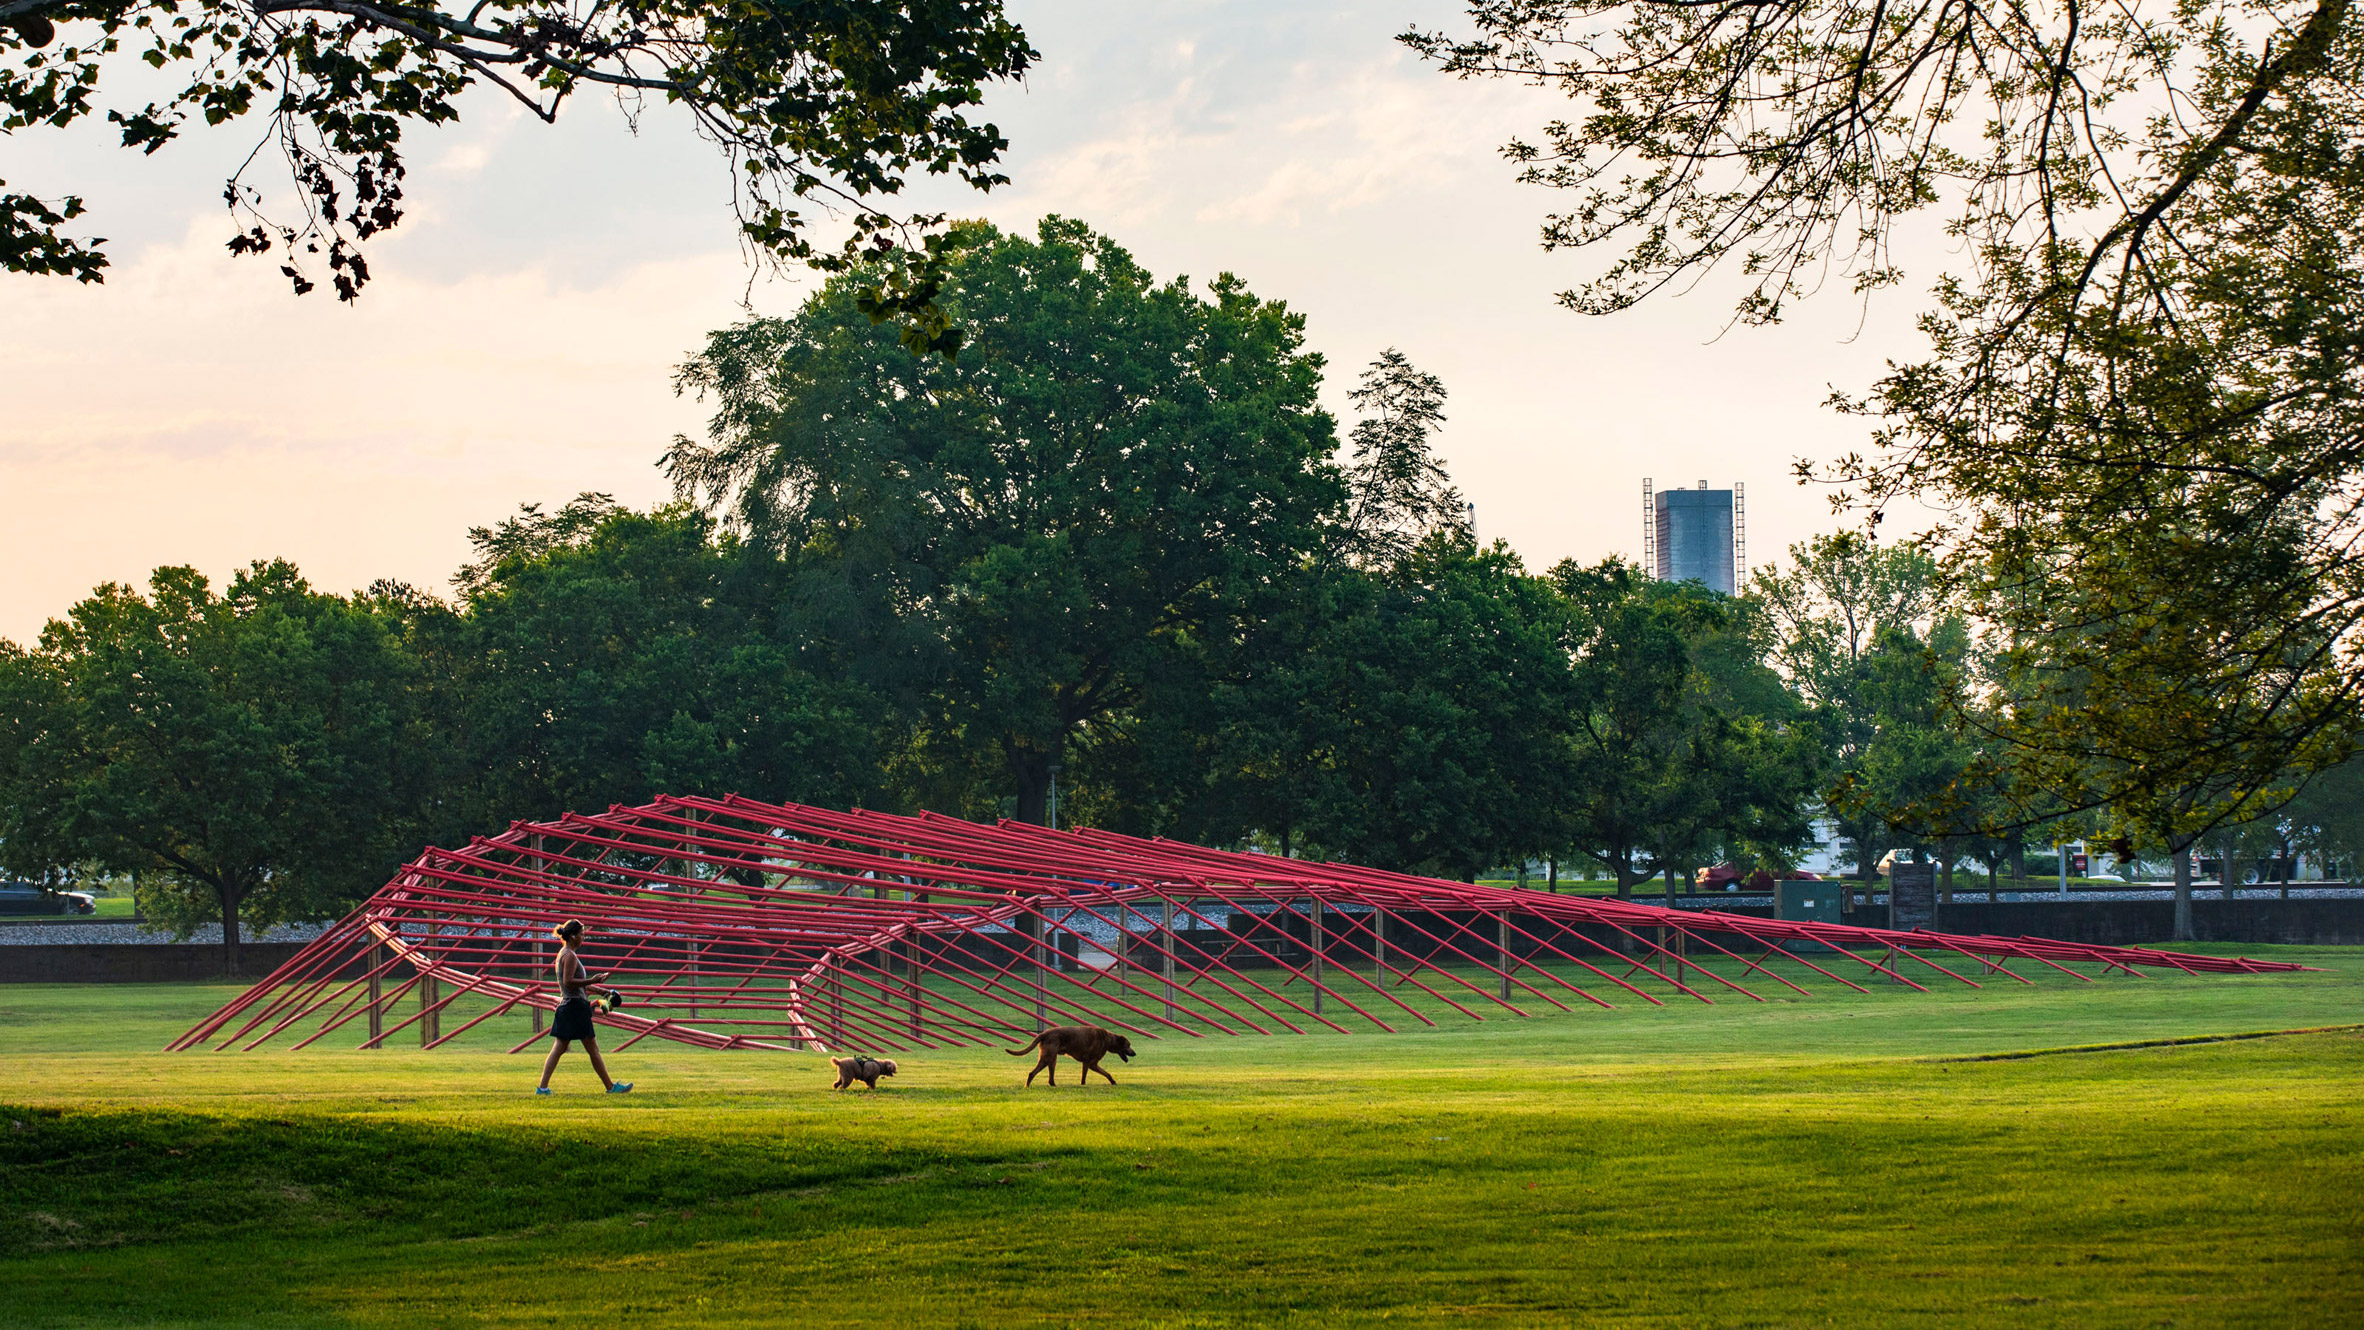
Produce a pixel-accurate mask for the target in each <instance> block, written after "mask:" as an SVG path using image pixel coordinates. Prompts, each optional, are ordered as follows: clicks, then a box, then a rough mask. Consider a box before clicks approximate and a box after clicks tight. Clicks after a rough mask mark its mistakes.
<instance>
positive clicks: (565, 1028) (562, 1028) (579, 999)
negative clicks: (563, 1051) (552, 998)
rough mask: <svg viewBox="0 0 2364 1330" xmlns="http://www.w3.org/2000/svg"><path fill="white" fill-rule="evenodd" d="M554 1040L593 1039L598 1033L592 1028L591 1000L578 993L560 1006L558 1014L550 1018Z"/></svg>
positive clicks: (551, 1033)
mask: <svg viewBox="0 0 2364 1330" xmlns="http://www.w3.org/2000/svg"><path fill="white" fill-rule="evenodd" d="M550 1037H551V1038H552V1039H592V1038H596V1037H597V1032H596V1031H594V1030H593V1029H592V1027H591V999H589V998H587V997H584V996H583V995H582V994H580V993H577V994H575V995H574V996H573V997H570V998H567V999H566V1000H565V1001H563V1002H560V1003H559V1004H558V1013H557V1014H556V1015H554V1016H552V1017H551V1018H550Z"/></svg>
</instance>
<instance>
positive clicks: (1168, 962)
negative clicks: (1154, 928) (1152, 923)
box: [1161, 901, 1174, 1021]
mask: <svg viewBox="0 0 2364 1330" xmlns="http://www.w3.org/2000/svg"><path fill="white" fill-rule="evenodd" d="M1164 932H1165V943H1166V954H1165V955H1164V957H1162V958H1161V959H1162V961H1163V967H1162V968H1163V969H1164V970H1165V973H1166V1019H1167V1020H1169V1021H1170V1020H1172V1019H1174V903H1173V902H1172V901H1167V902H1166V903H1165V928H1164Z"/></svg>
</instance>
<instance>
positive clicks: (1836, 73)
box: [1405, 0, 2364, 836]
mask: <svg viewBox="0 0 2364 1330" xmlns="http://www.w3.org/2000/svg"><path fill="white" fill-rule="evenodd" d="M1470 12H1471V15H1472V18H1473V21H1474V24H1475V28H1476V31H1475V32H1474V34H1471V35H1470V36H1468V37H1466V38H1463V39H1458V40H1457V39H1453V38H1449V37H1446V36H1444V35H1441V34H1435V33H1427V34H1421V33H1412V34H1407V35H1406V37H1405V40H1406V41H1408V42H1410V43H1411V44H1412V45H1413V46H1415V47H1416V48H1418V49H1420V50H1421V51H1423V52H1424V53H1425V54H1427V55H1429V56H1430V57H1431V58H1433V59H1435V60H1437V61H1439V62H1440V63H1441V65H1442V66H1443V67H1444V68H1445V69H1446V70H1448V71H1450V72H1453V73H1456V74H1459V75H1462V76H1464V77H1469V76H1504V77H1516V78H1520V79H1530V80H1535V81H1538V82H1543V83H1547V84H1551V85H1555V86H1557V87H1559V88H1560V89H1561V90H1563V91H1564V92H1566V93H1567V94H1568V95H1569V96H1571V97H1572V98H1575V99H1577V100H1578V101H1580V102H1581V103H1582V104H1583V106H1584V110H1583V113H1582V114H1581V115H1579V116H1578V117H1576V118H1575V119H1572V120H1570V121H1567V122H1562V123H1555V124H1553V125H1552V126H1550V127H1549V128H1548V129H1547V130H1546V133H1545V135H1544V137H1543V139H1542V141H1541V142H1539V143H1528V142H1524V141H1522V142H1518V143H1514V144H1512V145H1511V146H1510V149H1509V152H1510V155H1511V156H1512V158H1513V159H1514V160H1515V161H1516V162H1518V163H1519V164H1520V166H1521V169H1522V171H1523V173H1524V178H1526V179H1528V180H1530V181H1533V182H1535V183H1538V184H1541V185H1545V186H1549V187H1554V188H1562V189H1567V190H1569V191H1571V192H1572V193H1573V195H1574V200H1573V202H1574V206H1572V207H1571V208H1570V209H1569V210H1568V211H1567V212H1565V213H1563V214H1561V215H1558V216H1555V217H1553V218H1552V219H1551V220H1550V221H1549V222H1548V223H1547V225H1546V227H1545V230H1544V240H1545V244H1546V245H1547V246H1549V247H1554V248H1560V247H1568V248H1577V249H1586V248H1592V247H1616V246H1624V247H1625V248H1624V251H1623V253H1622V255H1621V256H1619V257H1615V258H1613V259H1611V260H1609V261H1608V262H1607V263H1606V265H1605V266H1604V267H1603V268H1602V269H1601V270H1600V272H1599V275H1598V277H1597V279H1596V280H1593V281H1591V282H1590V283H1588V284H1586V285H1583V286H1580V287H1577V288H1575V289H1572V290H1570V291H1569V292H1567V293H1565V294H1564V295H1563V297H1562V299H1563V301H1564V302H1565V303H1567V304H1568V305H1569V306H1570V307H1571V308H1575V309H1578V310H1582V311H1585V312H1590V313H1605V312H1609V311H1613V310H1616V309H1620V308H1623V307H1625V306H1627V305H1630V304H1631V303H1633V302H1634V301H1636V300H1639V299H1643V298H1646V297H1647V296H1648V295H1650V294H1651V293H1653V292H1656V291H1659V290H1662V289H1665V288H1666V287H1667V286H1669V285H1689V284H1690V283H1691V282H1692V280H1693V279H1695V278H1697V277H1698V276H1700V275H1702V274H1704V273H1705V272H1706V271H1708V270H1709V269H1711V268H1714V267H1716V266H1718V265H1720V264H1726V263H1729V264H1731V265H1732V266H1734V267H1736V268H1737V269H1738V270H1739V275H1740V277H1741V278H1742V280H1743V282H1744V285H1745V291H1744V294H1743V295H1742V297H1741V301H1740V305H1739V317H1740V318H1741V319H1743V320H1745V321H1752V322H1771V321H1774V320H1777V319H1778V318H1779V317H1780V316H1781V315H1782V313H1783V311H1784V310H1785V308H1786V307H1787V305H1788V303H1789V302H1790V301H1791V300H1792V299H1794V298H1796V297H1797V296H1799V295H1800V294H1802V293H1804V292H1805V291H1807V290H1810V289H1811V288H1813V287H1814V286H1816V285H1818V284H1821V283H1823V282H1824V281H1825V280H1826V279H1827V278H1829V277H1830V276H1833V275H1837V276H1840V277H1842V278H1845V279H1849V280H1850V282H1851V284H1852V285H1853V287H1854V288H1855V290H1856V291H1858V292H1859V293H1868V292H1869V291H1871V290H1873V289H1876V288H1880V287H1885V286H1891V285H1895V284H1897V283H1899V282H1901V281H1902V280H1904V274H1903V272H1902V269H1901V265H1900V262H1899V260H1898V257H1897V256H1898V253H1899V248H1898V247H1897V246H1896V245H1895V243H1894V241H1895V240H1896V238H1897V237H1896V228H1897V226H1898V225H1899V223H1900V222H1901V221H1902V220H1903V219H1905V218H1908V217H1911V216H1912V215H1914V214H1916V213H1921V212H1924V211H1927V210H1932V209H1946V210H1948V213H1949V216H1948V218H1947V220H1946V221H1945V229H1946V231H1947V232H1948V233H1949V235H1950V236H1951V237H1952V238H1953V239H1954V240H1955V241H1956V243H1955V245H1954V246H1952V248H1953V250H1954V252H1956V253H1960V254H1963V255H1965V256H1967V258H1966V263H1965V264H1964V265H1962V266H1961V267H1960V268H1958V269H1957V270H1953V271H1948V272H1945V273H1943V274H1940V275H1939V276H1938V278H1937V280H1936V282H1935V284H1934V291H1935V301H1934V306H1933V308H1932V309H1931V310H1930V311H1929V312H1928V314H1927V315H1926V317H1925V318H1924V319H1923V324H1922V326H1923V329H1924V331H1925V332H1926V334H1927V335H1928V337H1929V342H1930V345H1929V352H1928V354H1927V355H1926V356H1925V357H1923V358H1921V359H1919V360H1916V361H1911V362H1909V363H1904V364H1899V365H1896V366H1894V367H1893V368H1892V370H1891V372H1890V373H1889V374H1888V375H1887V377H1886V378H1885V379H1883V380H1882V381H1881V382H1880V383H1879V384H1877V385H1876V386H1875V387H1874V389H1873V390H1872V392H1871V393H1870V394H1869V395H1868V396H1867V397H1864V398H1862V399H1858V400H1849V399H1842V404H1843V405H1845V406H1847V407H1848V409H1851V410H1856V411H1860V412H1864V413H1867V414H1869V415H1871V416H1873V417H1875V418H1876V419H1877V421H1878V422H1879V425H1880V430H1879V433H1878V435H1877V436H1876V440H1877V442H1878V443H1879V445H1880V446H1879V447H1878V448H1877V449H1876V450H1875V451H1874V452H1873V453H1872V454H1871V455H1869V456H1857V457H1850V458H1847V459H1844V460H1843V461H1842V462H1841V463H1840V464H1839V465H1838V466H1837V467H1835V468H1834V469H1833V470H1832V471H1831V472H1830V473H1829V478H1831V479H1835V480H1837V481H1839V482H1841V483H1842V484H1843V485H1845V486H1847V487H1848V494H1849V495H1850V496H1851V497H1852V499H1853V500H1854V501H1857V502H1860V503H1861V504H1862V505H1863V506H1864V507H1865V508H1866V509H1867V510H1868V511H1869V514H1870V518H1871V520H1872V521H1874V522H1876V521H1877V520H1878V518H1879V515H1880V513H1881V511H1882V510H1883V509H1884V507H1885V506H1886V505H1887V504H1888V503H1889V502H1891V501H1892V500H1894V499H1896V498H1898V497H1900V496H1904V495H1908V494H1911V493H1914V492H1916V491H1922V490H1934V491H1936V492H1937V494H1938V495H1939V496H1940V497H1941V498H1942V499H1943V501H1944V503H1945V506H1946V507H1947V508H1948V510H1949V511H1950V512H1952V513H1953V514H1955V518H1954V520H1953V521H1951V522H1950V523H1948V524H1947V525H1946V526H1945V527H1944V528H1943V529H1941V530H1940V531H1939V533H1938V541H1939V543H1940V545H1941V546H1942V547H1943V548H1944V549H1945V550H1946V551H1947V554H1948V559H1947V563H1948V567H1949V571H1950V573H1951V574H1952V575H1953V576H1954V577H1955V578H1956V579H1957V580H1958V581H1959V583H1960V584H1961V585H1962V586H1964V587H1965V588H1968V589H1970V590H1972V591H1973V592H1974V593H1975V595H1974V598H1973V600H1972V601H1971V603H1970V606H1969V608H1971V609H1973V610H1974V611H1976V612H1979V613H1982V614H1993V615H1997V616H2005V618H2004V622H2005V623H2006V626H2007V628H2008V629H2009V633H2010V635H2011V636H2014V637H2017V638H2020V639H2023V640H2025V641H2029V642H2036V641H2041V642H2043V643H2044V646H2043V648H2042V650H2043V652H2044V653H2045V654H2046V656H2047V658H2048V659H2050V660H2051V661H2053V662H2054V663H2055V664H2056V665H2057V667H2058V668H2059V669H2060V670H2061V671H2063V672H2064V673H2067V674H2071V675H2074V676H2075V677H2076V678H2077V679H2078V681H2079V682H2078V685H2077V686H2078V688H2079V690H2080V691H2081V692H2082V695H2083V696H2084V697H2085V698H2086V699H2087V700H2086V702H2085V703H2083V704H2082V705H2083V706H2084V707H2085V708H2086V709H2084V710H2064V709H2062V708H2061V707H2059V706H2058V705H2054V703H2057V702H2059V701H2060V700H2062V699H2061V698H2060V697H2058V696H2057V695H2055V696H2054V698H2053V700H2052V703H2048V704H2047V705H2045V706H2044V707H2043V708H2042V714H2043V715H2044V716H2046V717H2048V718H2055V719H2057V720H2058V722H2059V724H2060V726H2062V727H2063V728H2062V729H2061V730H2060V731H2058V732H2055V733H2050V734H2046V733H2033V732H2031V733H2019V732H2013V733H2011V734H2010V735H2009V740H2010V742H2011V743H2012V744H2013V745H2014V746H2015V748H2016V747H2017V746H2019V745H2022V744H2033V745H2035V746H2036V747H2037V748H2038V749H2039V750H2040V749H2042V748H2043V747H2044V745H2046V744H2047V743H2052V742H2054V741H2058V740H2062V739H2063V738H2064V736H2066V735H2067V734H2070V733H2073V732H2074V731H2075V730H2076V729H2078V728H2084V727H2092V728H2101V729H2106V730H2108V731H2109V732H2110V735H2109V741H2108V742H2107V743H2106V744H2103V745H2102V746H2101V747H2100V748H2099V750H2097V751H2095V752H2092V753H2088V754H2086V755H2085V758H2086V759H2087V760H2086V761H2085V766H2086V768H2087V777H2086V784H2085V787H2084V789H2083V790H2082V792H2081V797H2083V798H2085V799H2087V800H2088V801H2089V802H2088V805H2087V806H2089V807H2101V806H2107V805H2111V804H2115V803H2119V802H2128V801H2131V802H2133V803H2136V804H2148V805H2152V806H2153V807H2154V810H2155V811H2156V812H2157V815H2156V816H2150V815H2145V816H2147V817H2148V818H2149V820H2150V821H2151V822H2153V823H2156V824H2157V825H2158V826H2160V827H2162V828H2165V827H2168V826H2170V825H2172V826H2174V827H2176V828H2178V830H2176V831H2174V832H2172V833H2168V832H2165V831H2162V832H2161V833H2160V834H2171V835H2173V836H2181V835H2184V834H2186V833H2187V832H2189V831H2190V830H2191V829H2192V827H2194V826H2196V825H2198V823H2196V822H2194V820H2193V819H2194V818H2198V819H2199V822H2207V821H2209V820H2210V819H2211V818H2212V817H2213V816H2214V814H2212V813H2208V812H2206V811H2205V810H2206V809H2207V808H2209V807H2210V806H2212V805H2213V804H2214V803H2216V802H2218V801H2219V798H2218V795H2216V794H2211V793H2209V791H2210V790H2212V789H2221V791H2232V790H2237V789H2251V788H2257V787H2260V786H2263V785H2268V784H2271V783H2273V781H2274V780H2275V779H2276V778H2277V774H2278V771H2279V769H2282V768H2287V769H2289V770H2291V771H2294V772H2296V773H2301V774H2303V772H2304V771H2306V770H2307V769H2309V768H2310V767H2311V766H2316V765H2320V764H2321V763H2323V762H2326V761H2332V760H2336V759H2337V757H2338V755H2339V754H2340V753H2341V752H2342V751H2344V748H2345V746H2346V745H2347V743H2348V742H2349V741H2350V739H2351V738H2352V737H2353V736H2354V735H2355V734H2356V732H2357V730H2358V727H2359V725H2360V724H2364V720H2360V718H2359V707H2358V705H2357V703H2358V690H2359V689H2360V688H2364V670H2359V669H2357V668H2356V666H2357V665H2358V663H2359V660H2358V651H2359V648H2360V647H2364V635H2360V634H2359V626H2360V625H2364V563H2360V561H2359V554H2358V551H2359V550H2360V549H2364V543H2360V542H2359V540H2358V539H2357V538H2358V536H2359V535H2364V449H2360V448H2359V446H2358V443H2357V440H2358V439H2359V438H2360V437H2364V432H2360V431H2359V429H2358V422H2359V415H2358V411H2359V407H2358V403H2359V402H2364V394H2360V393H2359V392H2358V391H2357V389H2358V387H2359V386H2360V380H2364V344H2359V343H2358V342H2357V340H2356V339H2355V338H2354V336H2353V332H2352V330H2353V329H2354V327H2355V326H2356V325H2357V323H2358V321H2359V317H2360V316H2364V174H2359V173H2358V172H2357V171H2356V170H2355V168H2354V163H2355V162H2356V160H2357V158H2358V147H2359V144H2360V143H2364V31H2360V30H2359V29H2360V27H2364V25H2360V24H2359V22H2358V21H2357V19H2356V17H2355V16H2354V14H2353V13H2352V11H2351V7H2350V5H2349V4H2348V0H2266V2H2265V3H2246V2H2242V3H2235V2H2234V0H2209V2H2204V3H2195V4H2189V5H2181V6H2173V7H2167V8H2159V7H2146V8H2142V9H2134V8H2125V9H2119V10H2112V11H2109V12H2107V13H2095V12H2091V11H2089V10H2088V9H2087V8H2086V7H2083V6H2081V5H2079V4H2077V3H2076V2H2075V0H2061V3H2057V4H2039V5H2034V6H1999V5H1984V4H1963V5H1949V6H1935V7H1921V8H1916V9H1904V10H1899V9H1895V8H1893V7H1889V6H1885V5H1863V4H1857V3H1853V2H1852V0H1771V2H1770V3H1763V2H1760V0H1709V2H1708V3H1677V2H1675V0H1541V2H1540V3H1518V4H1511V3H1502V2H1499V0H1477V2H1476V3H1473V4H1472V6H1471V10H1470ZM2168 107H2172V108H2173V110H2172V112H2167V111H2163V110H2162V108H2168ZM2164 693H2176V694H2180V695H2182V700H2181V701H2175V700H2172V699H2171V700H2169V704H2168V705H2165V706H2163V707H2161V708H2159V709H2157V710H2155V711H2150V712H2144V711H2142V710H2140V709H2138V708H2139V707H2140V706H2147V705H2148V703H2149V702H2150V701H2151V700H2152V699H2154V698H2155V697H2157V696H2158V695H2160V694H2164ZM2055 747H2056V748H2059V747H2061V745H2059V744H2055ZM2053 758H2054V759H2057V760H2058V761H2060V762H2066V761H2069V760H2070V755H2069V754H2068V753H2067V752H2066V751H2065V750H2064V749H2063V750H2062V751H2056V752H2054V753H2053ZM2112 782H2115V783H2112ZM2044 783H2057V782H2053V781H2051V780H2050V779H2049V778H2047V779H2046V781H2045V782H2044ZM2186 805H2188V807H2185V809H2184V811H2182V812H2176V813H2173V814H2172V815H2170V814H2169V813H2167V812H2166V811H2165V810H2166V809H2168V808H2171V807H2179V806H2186Z"/></svg>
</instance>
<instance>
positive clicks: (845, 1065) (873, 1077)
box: [829, 1058, 895, 1090]
mask: <svg viewBox="0 0 2364 1330" xmlns="http://www.w3.org/2000/svg"><path fill="white" fill-rule="evenodd" d="M829 1060H830V1061H831V1062H833V1063H835V1064H836V1065H837V1088H838V1089H840V1090H842V1089H844V1088H846V1087H847V1086H849V1085H852V1084H853V1083H854V1082H856V1081H860V1082H861V1083H862V1084H864V1085H866V1086H869V1087H870V1088H871V1089H873V1090H875V1089H877V1088H878V1078H879V1077H881V1076H892V1075H894V1074H895V1060H894V1059H893V1058H831V1059H829Z"/></svg>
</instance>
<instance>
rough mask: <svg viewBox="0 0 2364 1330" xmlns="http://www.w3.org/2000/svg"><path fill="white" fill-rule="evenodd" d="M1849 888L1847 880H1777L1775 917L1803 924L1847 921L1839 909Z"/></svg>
mask: <svg viewBox="0 0 2364 1330" xmlns="http://www.w3.org/2000/svg"><path fill="white" fill-rule="evenodd" d="M1846 890H1847V884H1846V883H1844V882H1833V881H1822V882H1776V883H1774V884H1773V917H1774V918H1776V919H1794V920H1796V921H1797V922H1799V923H1801V924H1843V923H1845V922H1846V920H1844V919H1842V918H1840V917H1839V911H1840V909H1841V908H1842V906H1841V902H1843V901H1844V900H1845V899H1846V894H1845V893H1846Z"/></svg>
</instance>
